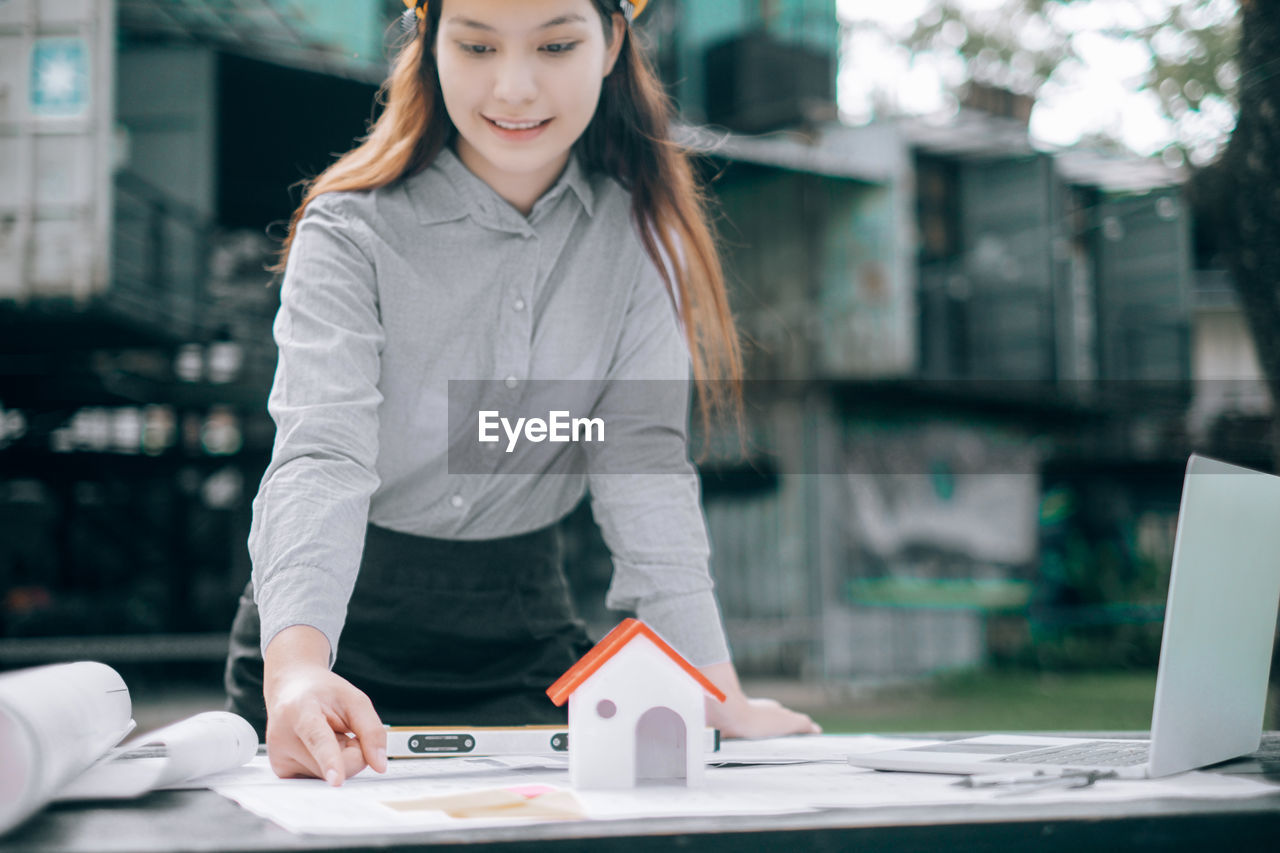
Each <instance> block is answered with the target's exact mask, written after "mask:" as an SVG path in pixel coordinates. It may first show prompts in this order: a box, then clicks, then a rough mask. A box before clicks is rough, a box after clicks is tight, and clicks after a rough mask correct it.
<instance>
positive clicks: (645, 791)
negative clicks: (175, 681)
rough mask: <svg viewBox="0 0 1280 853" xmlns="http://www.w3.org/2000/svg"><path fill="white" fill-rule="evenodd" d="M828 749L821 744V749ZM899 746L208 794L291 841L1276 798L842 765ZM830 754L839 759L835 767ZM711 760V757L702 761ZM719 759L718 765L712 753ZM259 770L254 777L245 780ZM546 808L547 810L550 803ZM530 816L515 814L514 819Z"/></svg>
mask: <svg viewBox="0 0 1280 853" xmlns="http://www.w3.org/2000/svg"><path fill="white" fill-rule="evenodd" d="M823 741H827V743H823ZM886 741H888V742H889V744H890V745H898V746H901V745H904V744H905V743H906V742H907V741H906V740H905V739H900V738H893V739H886V738H857V737H849V736H831V735H824V736H818V737H812V738H811V737H802V738H778V739H773V740H770V741H739V742H730V744H731V745H732V748H731V749H730V750H729V752H728V754H729V755H736V756H746V757H750V758H756V759H764V758H767V757H768V756H769V755H770V754H772V755H774V757H776V758H777V759H779V760H781V759H782V758H784V757H785V753H786V752H787V751H788V744H790V745H791V748H792V749H794V752H795V754H793V755H792V756H791V758H792V759H793V760H794V759H796V758H797V757H802V758H807V760H806V763H789V764H778V765H769V764H759V765H757V766H724V767H719V766H712V767H708V768H707V772H706V779H705V781H704V783H703V785H702V787H699V788H692V789H688V788H685V787H683V786H670V785H662V786H644V787H640V788H634V789H620V790H613V791H578V790H573V789H572V788H571V786H570V784H569V774H568V768H567V764H565V763H563V758H561V759H560V760H561V762H562V763H560V764H559V765H556V764H555V763H554V759H548V758H547V757H541V756H540V757H536V758H532V757H531V758H529V759H519V758H501V759H498V758H470V759H466V758H447V759H421V760H405V761H393V762H391V769H390V771H389V772H388V773H387V774H386V775H385V776H384V775H379V774H376V773H373V772H372V771H370V770H365V771H363V772H362V773H360V774H358V775H357V776H355V777H353V778H352V779H349V780H348V781H347V782H346V783H344V784H343V786H342V787H340V788H333V787H331V786H329V785H326V784H325V783H324V782H322V781H319V780H315V779H290V780H281V779H276V778H275V777H274V775H273V774H271V771H270V768H269V767H267V766H266V763H265V762H266V759H265V758H263V757H259V758H256V759H254V761H253V762H251V763H250V766H249V768H247V769H246V771H245V772H244V774H242V776H241V778H240V779H239V781H234V780H233V781H225V782H219V783H217V784H213V785H211V787H213V789H214V790H215V791H217V792H218V793H220V794H222V795H223V796H226V797H229V798H230V799H233V800H235V801H236V802H238V803H240V805H242V806H243V807H245V808H246V809H248V810H249V811H252V812H254V813H255V814H258V815H260V816H262V817H265V818H267V819H269V820H272V821H274V822H275V823H277V824H279V825H280V826H282V827H284V828H285V829H288V830H291V831H293V832H297V833H318V834H362V835H364V834H383V833H403V832H430V831H434V830H442V829H449V830H458V829H465V828H468V827H483V826H493V825H507V824H511V823H516V822H544V821H546V820H556V819H561V820H562V819H567V818H566V815H573V814H576V813H578V812H580V813H581V814H582V815H584V816H585V819H588V820H617V819H627V818H645V817H677V816H690V817H692V816H729V815H748V814H755V815H760V814H783V813H789V812H805V811H813V810H819V809H856V808H870V807H884V806H913V805H919V806H934V805H941V804H962V803H992V804H997V803H1009V802H1021V803H1025V802H1036V803H1045V802H1079V803H1087V802H1107V801H1125V800H1139V799H1149V798H1169V797H1174V798H1176V797H1198V798H1216V797H1224V798H1238V797H1248V796H1257V795H1261V794H1267V793H1274V792H1275V791H1277V790H1280V788H1277V787H1276V786H1273V785H1268V784H1265V783H1262V782H1257V781H1254V780H1251V779H1247V778H1242V777H1239V776H1234V777H1228V776H1220V775H1217V774H1213V773H1202V772H1192V773H1184V774H1181V775H1178V776H1172V777H1168V778H1165V779H1154V780H1140V781H1127V780H1126V781H1121V780H1102V781H1099V782H1097V783H1096V784H1095V785H1093V786H1091V787H1089V788H1081V789H1071V790H1064V789H1048V790H1041V791H1035V792H1029V793H1026V794H1023V795H1020V796H1017V797H1008V798H1005V797H1004V796H1003V792H1000V791H994V790H991V789H973V788H962V787H957V786H956V785H955V784H954V782H955V781H956V779H957V778H958V777H956V776H953V775H941V774H928V773H883V772H879V771H875V770H864V769H861V768H855V767H851V766H849V765H848V764H846V763H844V761H843V756H845V755H847V754H849V753H851V752H854V751H858V750H859V749H861V750H863V751H865V750H879V749H884V748H886V746H885V744H886ZM833 754H838V755H840V757H841V759H842V760H841V761H839V762H837V761H832V760H830V756H831V755H833ZM708 758H709V760H710V761H715V760H716V758H715V757H713V756H709V757H708ZM720 758H724V756H723V755H722V756H720ZM253 772H257V773H259V774H260V775H258V776H257V777H255V778H250V777H249V775H248V774H250V773H253ZM530 791H536V792H538V794H539V795H541V796H546V795H548V794H551V795H553V797H552V799H554V801H555V802H556V804H557V806H558V808H557V809H555V810H548V814H554V815H555V816H554V817H535V816H533V815H532V814H531V813H530V812H526V811H522V810H520V809H512V810H510V811H509V812H508V813H509V814H511V815H512V816H511V817H506V818H495V817H491V816H486V817H479V818H459V817H451V816H450V815H449V814H448V813H446V811H443V810H435V809H430V808H423V807H415V806H413V805H412V804H410V803H409V801H416V802H418V803H421V801H423V799H424V798H435V800H433V801H435V802H458V801H459V800H461V801H463V802H478V803H493V802H497V803H502V802H514V801H515V797H516V796H518V795H520V794H522V793H524V794H525V795H526V796H527V792H530ZM546 802H551V800H547V801H546ZM518 814H521V815H527V816H521V817H517V816H516V815H518Z"/></svg>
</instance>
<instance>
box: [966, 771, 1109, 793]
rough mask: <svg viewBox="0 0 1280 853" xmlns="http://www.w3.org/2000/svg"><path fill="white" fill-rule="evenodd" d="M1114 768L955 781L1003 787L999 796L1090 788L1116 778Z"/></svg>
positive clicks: (986, 776)
mask: <svg viewBox="0 0 1280 853" xmlns="http://www.w3.org/2000/svg"><path fill="white" fill-rule="evenodd" d="M1115 777H1116V773H1115V771H1114V770H1068V771H1065V772H1062V773H1048V772H1046V771H1044V770H1036V771H1033V772H1031V773H992V774H986V775H982V774H974V775H970V776H966V777H965V778H963V779H960V780H958V781H956V782H954V783H953V784H954V785H957V786H959V787H961V788H1002V789H1004V790H1002V791H1001V792H1000V793H999V794H997V796H1010V795H1014V794H1020V793H1027V792H1032V791H1039V790H1042V789H1044V788H1059V787H1060V788H1088V787H1089V786H1090V785H1092V784H1093V783H1094V782H1097V781H1098V780H1099V779H1114V778H1115Z"/></svg>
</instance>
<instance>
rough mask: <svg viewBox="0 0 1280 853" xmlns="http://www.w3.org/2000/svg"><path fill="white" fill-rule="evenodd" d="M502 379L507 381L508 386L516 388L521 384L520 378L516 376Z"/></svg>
mask: <svg viewBox="0 0 1280 853" xmlns="http://www.w3.org/2000/svg"><path fill="white" fill-rule="evenodd" d="M502 381H503V382H505V383H507V387H508V388H514V387H516V386H517V385H519V384H520V380H519V379H516V378H515V377H514V376H508V377H507V378H506V379H504V380H502Z"/></svg>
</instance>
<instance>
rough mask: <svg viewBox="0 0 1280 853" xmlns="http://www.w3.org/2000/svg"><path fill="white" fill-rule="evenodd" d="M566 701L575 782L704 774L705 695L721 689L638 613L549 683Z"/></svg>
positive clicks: (608, 783)
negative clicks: (642, 620) (639, 617)
mask: <svg viewBox="0 0 1280 853" xmlns="http://www.w3.org/2000/svg"><path fill="white" fill-rule="evenodd" d="M547 695H548V696H550V697H551V701H553V702H555V703H556V704H557V705H563V704H564V703H565V702H566V701H567V702H568V703H569V776H570V779H571V781H572V783H573V785H574V787H577V788H629V787H633V786H635V785H636V784H638V783H643V782H646V781H664V780H669V781H681V782H683V783H684V784H686V785H691V786H692V785H697V784H699V783H700V782H701V780H702V770H703V760H704V759H703V737H704V734H703V733H704V729H705V728H706V702H705V699H704V697H705V696H712V697H714V698H715V699H716V701H718V702H723V701H724V694H723V693H722V692H720V689H719V688H717V687H716V686H715V685H714V684H712V683H711V682H710V681H708V680H707V678H706V677H705V676H704V675H702V673H700V672H698V670H696V669H695V668H694V667H693V665H692V664H690V663H689V662H688V661H687V660H685V659H684V658H683V657H681V656H680V653H679V652H677V651H676V650H675V649H673V648H671V646H670V645H668V644H667V642H666V641H665V640H663V639H662V638H661V637H659V636H658V634H657V633H656V632H655V631H654V630H653V629H652V628H650V627H649V626H648V625H646V624H645V623H643V622H641V621H640V620H638V619H626V620H624V621H623V622H622V623H621V624H619V625H618V627H616V628H614V629H613V630H612V631H610V632H609V633H608V635H606V636H605V638H604V639H603V640H601V641H600V642H599V643H597V644H596V645H595V646H594V647H593V648H592V649H591V651H589V652H587V653H586V654H585V655H584V656H583V657H582V659H581V660H579V661H578V662H577V663H576V664H574V665H573V667H572V668H571V669H570V670H569V671H568V672H566V673H565V674H564V675H562V676H560V678H559V679H558V680H557V681H556V683H555V684H553V685H551V686H550V687H549V688H547Z"/></svg>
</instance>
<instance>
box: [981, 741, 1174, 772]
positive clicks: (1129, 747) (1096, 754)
mask: <svg viewBox="0 0 1280 853" xmlns="http://www.w3.org/2000/svg"><path fill="white" fill-rule="evenodd" d="M1150 746H1151V744H1150V743H1149V742H1147V741H1135V742H1134V743H1132V744H1128V743H1114V742H1107V741H1087V742H1085V743H1081V744H1074V743H1073V744H1067V745H1065V746H1051V747H1047V748H1045V749H1037V750H1032V751H1030V752H1015V753H1013V754H1012V755H1004V756H1001V757H1000V758H993V759H991V760H990V761H989V762H987V763H989V764H995V763H997V762H1007V763H1010V764H1071V765H1075V764H1082V765H1087V766H1090V767H1132V766H1134V765H1137V764H1146V763H1147V758H1148V757H1149V753H1150Z"/></svg>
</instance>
